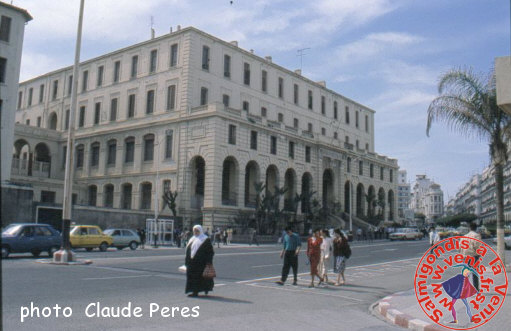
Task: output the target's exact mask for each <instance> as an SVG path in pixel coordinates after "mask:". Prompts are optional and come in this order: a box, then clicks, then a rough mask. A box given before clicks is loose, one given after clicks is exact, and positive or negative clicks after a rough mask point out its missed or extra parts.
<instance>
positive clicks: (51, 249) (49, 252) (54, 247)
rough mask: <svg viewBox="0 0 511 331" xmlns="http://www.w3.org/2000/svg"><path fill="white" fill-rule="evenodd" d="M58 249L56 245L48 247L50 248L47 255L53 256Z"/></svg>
mask: <svg viewBox="0 0 511 331" xmlns="http://www.w3.org/2000/svg"><path fill="white" fill-rule="evenodd" d="M58 250H59V248H58V247H57V246H53V247H50V249H49V250H48V256H49V257H53V254H55V252H56V251H58Z"/></svg>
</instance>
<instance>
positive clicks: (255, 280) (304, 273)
mask: <svg viewBox="0 0 511 331" xmlns="http://www.w3.org/2000/svg"><path fill="white" fill-rule="evenodd" d="M419 259H420V258H419V257H413V258H409V259H401V260H395V261H388V262H380V263H371V264H365V265H359V266H354V267H347V268H346V269H350V270H351V269H360V268H367V267H372V266H377V265H385V264H392V263H397V262H404V261H412V260H419ZM309 274H310V273H309V272H303V273H300V274H298V275H300V276H302V275H309ZM280 277H281V276H273V277H263V278H255V279H248V280H240V281H238V282H236V284H245V283H252V282H257V281H261V280H270V279H277V278H280Z"/></svg>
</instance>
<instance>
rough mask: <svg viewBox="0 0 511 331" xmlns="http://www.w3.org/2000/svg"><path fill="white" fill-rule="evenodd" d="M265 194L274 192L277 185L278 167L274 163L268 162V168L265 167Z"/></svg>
mask: <svg viewBox="0 0 511 331" xmlns="http://www.w3.org/2000/svg"><path fill="white" fill-rule="evenodd" d="M265 185H266V194H268V193H270V194H274V193H275V187H278V186H279V169H278V168H277V166H276V165H274V164H270V165H269V166H268V168H266V181H265Z"/></svg>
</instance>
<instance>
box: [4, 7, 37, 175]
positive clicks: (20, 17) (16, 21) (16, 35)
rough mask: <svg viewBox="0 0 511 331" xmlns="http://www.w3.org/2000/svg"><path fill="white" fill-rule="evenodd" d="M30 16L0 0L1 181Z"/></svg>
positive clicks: (8, 164) (6, 169)
mask: <svg viewBox="0 0 511 331" xmlns="http://www.w3.org/2000/svg"><path fill="white" fill-rule="evenodd" d="M30 20H32V16H30V14H29V13H28V12H27V11H26V10H25V9H22V8H18V7H16V6H13V5H10V4H8V3H5V2H2V1H0V116H1V120H0V123H1V124H0V125H1V128H0V132H1V142H2V143H1V144H0V149H1V157H2V158H1V161H0V162H1V165H0V168H1V169H2V170H1V181H2V184H6V181H8V180H9V179H10V178H11V162H12V161H11V160H12V146H13V139H14V122H15V114H16V106H17V105H18V104H19V101H18V82H19V76H20V63H21V52H22V49H23V35H24V34H25V24H26V23H27V22H28V21H30Z"/></svg>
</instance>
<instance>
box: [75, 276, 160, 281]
mask: <svg viewBox="0 0 511 331" xmlns="http://www.w3.org/2000/svg"><path fill="white" fill-rule="evenodd" d="M151 276H152V275H138V276H115V277H94V278H82V280H110V279H124V278H139V277H151Z"/></svg>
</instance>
